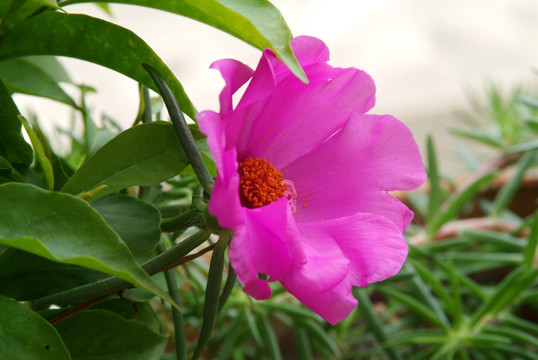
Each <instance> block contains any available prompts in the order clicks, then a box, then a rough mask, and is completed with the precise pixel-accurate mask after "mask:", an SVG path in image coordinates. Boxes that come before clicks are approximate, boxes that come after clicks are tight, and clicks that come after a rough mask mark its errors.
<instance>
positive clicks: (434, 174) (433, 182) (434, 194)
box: [426, 136, 443, 219]
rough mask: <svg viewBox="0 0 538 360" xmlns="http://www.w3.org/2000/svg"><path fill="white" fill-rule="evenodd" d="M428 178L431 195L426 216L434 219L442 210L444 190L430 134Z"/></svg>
mask: <svg viewBox="0 0 538 360" xmlns="http://www.w3.org/2000/svg"><path fill="white" fill-rule="evenodd" d="M428 180H429V181H430V197H429V202H428V212H427V213H426V216H427V218H428V219H432V218H434V217H435V216H436V215H437V214H438V213H439V212H440V207H441V203H442V202H443V190H442V189H441V179H440V176H439V169H438V166H437V154H436V153H435V146H434V144H433V139H432V137H431V136H428Z"/></svg>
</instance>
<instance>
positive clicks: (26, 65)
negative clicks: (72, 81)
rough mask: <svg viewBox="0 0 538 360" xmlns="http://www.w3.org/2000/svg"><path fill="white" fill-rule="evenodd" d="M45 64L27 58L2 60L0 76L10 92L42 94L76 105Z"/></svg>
mask: <svg viewBox="0 0 538 360" xmlns="http://www.w3.org/2000/svg"><path fill="white" fill-rule="evenodd" d="M40 58H46V57H45V56H42V57H40ZM50 58H51V59H54V58H53V57H50ZM58 65H59V63H58ZM47 66H48V64H43V65H42V64H40V63H39V61H36V60H34V61H31V60H29V59H27V58H17V59H9V60H4V61H2V62H0V78H1V79H2V80H3V81H4V82H5V83H6V85H7V86H8V88H9V90H10V92H18V93H21V94H27V95H35V96H42V97H46V98H49V99H52V100H56V101H60V102H63V103H65V104H67V105H70V106H73V107H76V104H75V101H74V100H73V99H72V98H71V97H70V96H69V95H68V94H67V93H66V92H65V91H64V90H63V89H62V88H61V87H60V85H58V82H59V81H61V80H60V79H57V78H54V77H53V76H52V74H51V73H49V72H48V71H47V70H48V69H47Z"/></svg>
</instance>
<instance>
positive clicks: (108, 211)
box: [92, 195, 161, 263]
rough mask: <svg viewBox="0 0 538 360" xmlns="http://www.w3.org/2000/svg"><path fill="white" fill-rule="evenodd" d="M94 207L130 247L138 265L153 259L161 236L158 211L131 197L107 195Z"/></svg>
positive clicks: (94, 203) (96, 202)
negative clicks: (152, 255)
mask: <svg viewBox="0 0 538 360" xmlns="http://www.w3.org/2000/svg"><path fill="white" fill-rule="evenodd" d="M92 206H93V207H94V208H95V210H97V212H99V214H101V216H102V217H103V219H105V221H106V223H107V224H108V225H110V227H112V229H114V231H115V232H116V233H118V235H119V236H120V237H121V238H122V240H123V241H124V242H125V243H126V244H127V246H128V247H129V249H130V250H131V252H132V253H133V255H134V258H135V259H136V261H137V262H138V263H141V262H143V261H146V260H148V259H149V258H150V257H151V253H152V251H153V250H154V249H155V246H157V244H158V243H159V240H160V237H161V229H160V224H161V216H160V214H159V211H158V210H157V209H155V208H154V207H153V206H151V205H150V204H148V203H145V202H143V201H141V200H138V199H135V198H133V197H131V196H127V195H111V196H106V197H104V198H102V199H99V200H97V201H95V202H93V203H92Z"/></svg>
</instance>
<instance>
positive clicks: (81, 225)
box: [0, 183, 172, 303]
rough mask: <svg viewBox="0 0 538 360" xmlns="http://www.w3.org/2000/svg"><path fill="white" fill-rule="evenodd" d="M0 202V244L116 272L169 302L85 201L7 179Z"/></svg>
mask: <svg viewBox="0 0 538 360" xmlns="http://www.w3.org/2000/svg"><path fill="white" fill-rule="evenodd" d="M0 203H1V204H2V207H0V219H2V221H1V222H0V244H3V245H8V246H11V247H13V248H17V249H20V250H24V251H27V252H30V253H32V254H35V255H39V256H42V257H44V258H47V259H49V260H53V261H56V262H60V263H64V264H73V265H79V266H83V267H87V268H90V269H94V270H97V271H101V272H104V273H107V274H110V275H113V276H116V277H118V278H120V279H123V280H126V281H128V282H130V283H132V284H134V285H136V286H139V287H141V288H143V289H146V290H148V291H150V292H152V293H154V294H156V295H158V296H160V297H162V298H163V299H165V300H167V301H169V302H170V303H172V301H171V300H170V298H169V297H168V295H167V294H166V293H165V292H164V291H162V290H161V289H160V288H159V287H158V286H157V285H155V284H154V283H153V281H152V280H151V278H150V277H149V275H148V274H147V273H146V272H144V270H142V269H141V268H140V267H139V266H138V264H137V263H136V262H135V260H134V258H133V256H132V254H131V252H130V251H129V249H128V248H127V246H126V245H125V243H124V242H123V241H122V240H121V238H120V237H119V236H118V235H117V234H116V233H115V232H114V231H113V230H112V229H111V228H110V227H109V226H108V225H107V224H106V223H105V222H104V221H103V219H102V218H101V216H99V214H98V213H97V212H96V211H95V210H93V209H92V208H91V207H90V206H89V205H88V203H86V202H85V201H83V200H81V199H79V198H77V197H74V196H72V195H68V194H62V193H56V192H49V191H46V190H43V189H40V188H38V187H35V186H33V185H29V184H19V183H9V184H3V185H0Z"/></svg>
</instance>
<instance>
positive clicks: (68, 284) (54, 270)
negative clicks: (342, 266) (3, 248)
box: [0, 248, 106, 301]
mask: <svg viewBox="0 0 538 360" xmlns="http://www.w3.org/2000/svg"><path fill="white" fill-rule="evenodd" d="M2 258H3V259H2ZM0 262H1V263H2V266H1V267H0V293H1V294H2V295H4V296H7V297H10V298H13V299H16V300H19V301H23V300H34V299H39V298H41V297H44V296H48V295H51V294H55V293H57V292H61V291H65V290H67V289H71V288H74V287H76V286H80V285H82V284H87V283H91V282H94V281H97V280H100V279H102V278H103V277H106V275H105V274H103V273H101V272H98V271H94V270H91V269H87V268H83V267H79V266H75V265H69V264H59V263H57V262H54V261H51V260H48V259H45V258H43V257H41V256H37V255H34V254H31V253H28V252H26V251H21V250H15V249H13V248H12V252H11V253H10V254H9V256H7V255H5V256H4V255H2V256H0ZM21 284H24V286H21Z"/></svg>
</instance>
